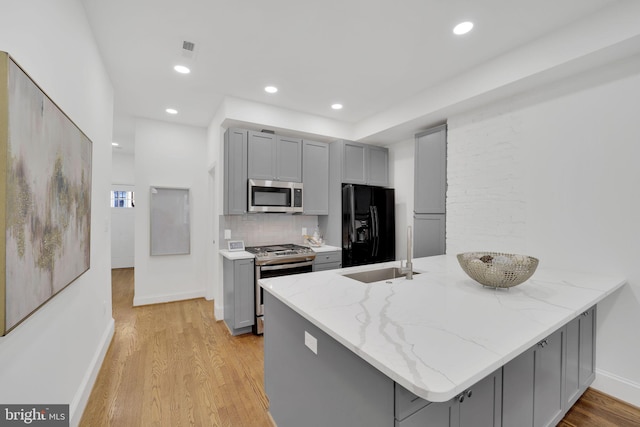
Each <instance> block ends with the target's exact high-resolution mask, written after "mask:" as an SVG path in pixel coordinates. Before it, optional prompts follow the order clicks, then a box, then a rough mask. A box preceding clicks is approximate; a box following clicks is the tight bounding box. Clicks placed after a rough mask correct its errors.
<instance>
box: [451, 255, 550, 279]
mask: <svg viewBox="0 0 640 427" xmlns="http://www.w3.org/2000/svg"><path fill="white" fill-rule="evenodd" d="M458 262H459V263H460V267H462V269H463V270H464V272H465V273H467V274H468V275H469V277H471V278H472V279H473V280H475V281H476V282H478V283H480V284H482V285H484V286H488V287H491V288H510V287H512V286H517V285H519V284H521V283H523V282H524V281H525V280H527V279H528V278H530V277H531V276H532V275H533V273H534V272H535V271H536V268H538V262H539V260H538V258H534V257H531V256H527V255H517V254H506V253H501V252H465V253H461V254H458Z"/></svg>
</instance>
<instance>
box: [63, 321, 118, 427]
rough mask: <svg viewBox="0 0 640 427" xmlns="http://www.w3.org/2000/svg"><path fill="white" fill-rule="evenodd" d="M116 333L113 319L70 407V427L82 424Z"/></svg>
mask: <svg viewBox="0 0 640 427" xmlns="http://www.w3.org/2000/svg"><path fill="white" fill-rule="evenodd" d="M114 332H115V321H114V320H113V318H112V319H111V320H110V321H109V324H108V325H107V328H106V329H105V331H104V333H103V334H102V339H101V340H100V345H99V346H98V349H97V350H96V353H95V354H94V356H93V359H92V360H91V364H90V365H89V369H87V371H86V372H85V374H84V378H83V379H82V383H81V384H80V388H79V389H78V392H77V393H76V395H75V397H74V398H73V400H72V402H71V404H70V405H69V425H70V426H77V425H78V424H80V420H81V419H82V414H83V413H84V409H85V407H86V406H87V402H88V401H89V396H90V395H91V390H92V389H93V385H94V384H95V382H96V378H98V373H99V372H100V368H101V367H102V362H103V361H104V357H105V356H106V355H107V350H109V345H110V344H111V340H112V339H113V334H114Z"/></svg>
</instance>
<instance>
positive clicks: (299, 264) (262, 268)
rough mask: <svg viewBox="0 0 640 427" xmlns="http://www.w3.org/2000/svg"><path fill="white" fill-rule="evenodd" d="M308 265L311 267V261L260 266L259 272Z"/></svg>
mask: <svg viewBox="0 0 640 427" xmlns="http://www.w3.org/2000/svg"><path fill="white" fill-rule="evenodd" d="M309 265H313V261H305V262H294V263H290V264H279V265H261V266H260V270H261V271H274V270H286V269H288V268H297V267H307V266H309Z"/></svg>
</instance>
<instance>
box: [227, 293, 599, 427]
mask: <svg viewBox="0 0 640 427" xmlns="http://www.w3.org/2000/svg"><path fill="white" fill-rule="evenodd" d="M264 295H265V335H264V346H265V347H264V348H265V353H264V363H265V391H266V393H267V396H268V397H269V402H270V412H271V415H272V416H273V418H274V420H275V422H276V424H277V425H278V427H289V426H301V425H304V426H367V427H369V426H386V427H390V426H395V427H470V426H472V427H528V426H531V427H534V426H535V427H541V426H555V425H556V424H557V423H558V422H559V421H560V420H561V419H562V417H563V416H564V415H565V414H566V412H567V411H568V410H569V408H570V405H568V404H567V402H570V401H571V400H572V399H573V398H575V395H576V392H575V391H574V392H573V393H567V392H565V384H568V383H571V382H572V381H575V382H576V385H574V388H576V387H577V389H580V390H582V389H586V387H587V386H588V385H589V384H590V383H591V381H593V362H594V360H593V348H594V343H595V335H594V334H595V328H594V327H595V307H594V308H592V309H590V310H588V311H587V312H586V314H584V315H582V316H580V317H579V318H578V319H575V320H573V321H572V322H570V323H569V324H567V325H564V326H562V327H561V328H560V329H558V330H557V331H556V332H554V333H553V334H551V335H550V336H549V337H547V338H545V339H544V340H542V341H540V342H539V343H538V344H536V345H534V346H533V347H532V348H530V349H528V350H527V351H525V352H524V353H522V354H521V355H519V356H518V357H516V358H515V359H513V360H511V361H510V362H509V363H507V364H506V365H504V366H503V367H501V368H500V369H498V370H496V371H495V372H494V373H492V374H491V375H489V376H487V377H485V378H484V379H482V380H481V381H479V382H478V383H476V384H474V385H472V386H471V387H469V388H468V389H467V390H465V391H464V392H463V393H461V394H459V395H458V396H456V397H455V398H453V399H451V400H449V401H447V402H428V401H426V400H424V399H421V398H420V397H418V396H416V395H415V394H413V393H411V392H410V391H408V390H407V389H405V388H404V387H402V386H400V385H399V384H397V383H395V382H394V381H392V380H391V379H390V378H388V377H387V376H386V375H384V374H382V373H381V372H380V371H378V370H377V369H375V368H373V367H372V366H371V365H369V364H368V363H367V362H365V361H364V360H362V359H361V358H360V357H358V356H357V355H356V354H355V353H353V352H351V351H349V350H348V349H347V348H345V347H344V346H342V345H341V344H340V343H338V342H337V341H336V340H334V339H333V338H331V337H330V336H329V335H327V334H326V333H324V332H323V331H322V330H320V329H319V328H318V327H316V326H315V325H313V324H312V323H311V322H309V321H308V320H306V319H305V318H303V317H302V316H300V315H299V314H298V313H296V312H295V311H293V310H292V309H291V308H289V307H288V306H287V305H285V304H284V303H282V302H281V301H280V300H278V299H277V298H275V297H274V296H272V295H271V294H270V293H269V292H265V293H264ZM225 308H226V307H225ZM225 311H226V310H225ZM576 341H577V344H576ZM572 358H573V359H576V358H577V359H576V360H574V361H573V362H571V363H573V366H574V368H572V369H568V368H566V366H567V365H571V363H568V362H567V359H572ZM569 370H572V371H573V373H571V372H568V371H569ZM567 375H568V376H571V375H573V376H574V378H573V379H572V380H571V379H569V378H568V377H567ZM577 393H578V395H579V394H581V392H577ZM567 399H571V400H567Z"/></svg>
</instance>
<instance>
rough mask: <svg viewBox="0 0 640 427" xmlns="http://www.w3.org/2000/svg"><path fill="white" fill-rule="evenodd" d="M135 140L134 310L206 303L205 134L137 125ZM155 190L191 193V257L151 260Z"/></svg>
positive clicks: (144, 123) (144, 122) (160, 125)
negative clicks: (162, 304)
mask: <svg viewBox="0 0 640 427" xmlns="http://www.w3.org/2000/svg"><path fill="white" fill-rule="evenodd" d="M135 138H136V141H135V145H136V156H135V183H136V185H135V187H136V207H135V211H136V213H135V216H136V220H135V235H136V239H135V254H136V255H135V296H134V305H143V304H153V303H159V302H167V301H177V300H182V299H189V298H197V297H204V296H205V284H206V273H207V256H206V255H207V254H206V238H205V236H206V230H208V228H209V225H208V220H207V211H208V206H209V201H208V200H209V195H208V193H207V179H208V178H207V164H206V162H207V146H206V144H207V133H206V129H205V128H197V127H192V126H183V125H176V124H171V123H166V122H159V121H154V120H146V119H138V120H137V123H136V137H135ZM151 186H155V187H170V188H189V189H190V196H189V197H190V210H191V218H190V220H191V253H190V254H188V255H163V256H151V255H150V254H149V252H150V250H149V239H150V232H149V230H150V224H149V197H150V196H149V192H150V187H151Z"/></svg>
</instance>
